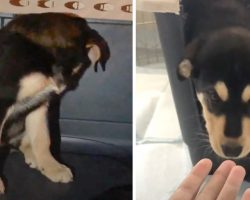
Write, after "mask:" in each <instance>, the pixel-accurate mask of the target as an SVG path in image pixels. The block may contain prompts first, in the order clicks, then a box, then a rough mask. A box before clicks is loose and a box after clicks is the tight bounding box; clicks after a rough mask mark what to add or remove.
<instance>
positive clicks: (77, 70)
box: [72, 64, 82, 75]
mask: <svg viewBox="0 0 250 200" xmlns="http://www.w3.org/2000/svg"><path fill="white" fill-rule="evenodd" d="M81 68H82V64H80V65H78V66H77V67H75V68H74V69H73V71H72V75H74V74H77V73H78V72H79V70H80V69H81Z"/></svg>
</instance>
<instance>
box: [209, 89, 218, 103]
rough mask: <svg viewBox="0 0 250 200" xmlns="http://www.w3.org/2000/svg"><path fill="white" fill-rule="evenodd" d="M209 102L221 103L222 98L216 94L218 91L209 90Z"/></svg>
mask: <svg viewBox="0 0 250 200" xmlns="http://www.w3.org/2000/svg"><path fill="white" fill-rule="evenodd" d="M207 94H208V97H209V100H210V101H212V102H219V101H220V97H219V96H218V94H217V93H216V91H214V90H208V91H207Z"/></svg>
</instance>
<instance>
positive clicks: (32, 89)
mask: <svg viewBox="0 0 250 200" xmlns="http://www.w3.org/2000/svg"><path fill="white" fill-rule="evenodd" d="M49 83H50V82H49V79H48V78H47V77H46V76H44V75H43V74H41V73H32V74H29V75H27V76H25V77H23V78H22V79H21V80H20V82H19V85H20V90H19V92H18V95H17V100H20V99H23V98H25V97H28V96H33V95H34V94H36V93H37V92H39V91H41V90H42V89H44V88H45V87H46V86H47V85H48V84H49Z"/></svg>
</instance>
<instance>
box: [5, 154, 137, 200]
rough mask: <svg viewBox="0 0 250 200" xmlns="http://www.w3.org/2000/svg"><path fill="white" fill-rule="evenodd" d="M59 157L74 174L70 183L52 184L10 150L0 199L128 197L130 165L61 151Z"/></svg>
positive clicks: (130, 195) (79, 199)
mask: <svg viewBox="0 0 250 200" xmlns="http://www.w3.org/2000/svg"><path fill="white" fill-rule="evenodd" d="M62 160H63V161H65V163H66V164H67V165H68V166H69V167H70V168H71V169H72V171H73V173H74V181H73V182H72V183H69V184H61V183H53V182H51V181H49V180H48V179H47V178H46V177H44V176H43V175H41V173H40V172H38V171H37V170H34V169H31V168H29V167H28V166H27V165H26V164H25V163H24V159H23V156H22V155H21V153H18V152H13V153H11V154H10V155H9V157H8V159H7V161H6V165H5V167H4V175H5V176H6V178H7V180H8V183H7V193H6V195H3V196H0V200H2V199H3V200H5V199H8V200H89V199H90V200H91V199H96V200H97V199H102V200H105V199H107V198H106V197H108V196H109V197H110V198H108V199H109V200H112V199H114V200H119V199H121V200H123V199H127V200H130V199H132V189H131V187H130V186H129V185H131V184H132V172H131V166H130V165H127V163H126V162H123V160H119V159H113V158H112V157H105V156H93V155H92V156H89V155H80V154H69V153H64V154H62ZM112 191H113V192H112ZM110 195H111V196H110ZM112 195H114V197H117V195H118V196H120V197H119V198H111V197H112ZM101 197H103V198H101ZM104 197H105V198H104ZM125 197H126V198H125Z"/></svg>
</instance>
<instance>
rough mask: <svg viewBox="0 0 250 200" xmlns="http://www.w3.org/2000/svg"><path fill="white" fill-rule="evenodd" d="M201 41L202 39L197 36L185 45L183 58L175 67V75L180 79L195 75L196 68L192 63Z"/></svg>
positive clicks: (199, 48)
mask: <svg viewBox="0 0 250 200" xmlns="http://www.w3.org/2000/svg"><path fill="white" fill-rule="evenodd" d="M203 43H204V40H203V39H201V38H197V39H195V40H193V41H192V42H190V43H189V44H188V45H187V46H186V49H185V56H184V59H183V60H182V61H181V62H180V64H179V66H178V69H177V75H178V78H179V79H180V80H184V79H187V78H192V77H195V76H197V74H198V70H197V69H196V68H195V67H194V63H195V61H196V58H197V57H198V53H199V51H200V50H201V47H202V44H203Z"/></svg>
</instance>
